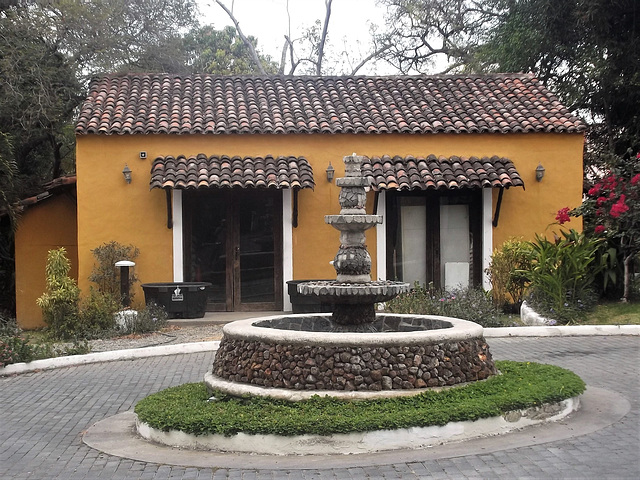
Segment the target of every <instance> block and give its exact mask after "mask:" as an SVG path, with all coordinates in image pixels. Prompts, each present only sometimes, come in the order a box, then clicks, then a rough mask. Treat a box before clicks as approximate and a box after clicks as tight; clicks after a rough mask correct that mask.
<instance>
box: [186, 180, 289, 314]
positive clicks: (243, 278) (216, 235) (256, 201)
mask: <svg viewBox="0 0 640 480" xmlns="http://www.w3.org/2000/svg"><path fill="white" fill-rule="evenodd" d="M183 205H184V207H183V216H184V221H185V229H184V250H185V263H184V267H185V279H187V280H188V281H203V282H211V283H212V289H211V294H210V296H209V302H208V307H207V310H209V311H260V310H280V309H282V193H281V192H280V191H279V190H211V191H196V192H185V195H184V199H183Z"/></svg>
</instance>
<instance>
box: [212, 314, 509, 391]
mask: <svg viewBox="0 0 640 480" xmlns="http://www.w3.org/2000/svg"><path fill="white" fill-rule="evenodd" d="M371 327H372V328H371V330H375V331H367V332H362V331H360V332H344V331H336V328H337V329H338V330H339V328H340V326H339V325H336V324H335V323H334V322H332V320H331V316H330V315H326V314H312V315H310V314H301V315H282V316H276V317H264V318H254V319H250V320H242V321H238V322H233V323H230V324H228V325H226V326H225V327H224V329H223V332H224V337H223V340H222V342H221V343H220V349H219V350H218V353H217V354H216V358H215V360H214V363H213V369H212V371H211V372H210V373H207V375H206V376H205V383H206V384H207V386H208V387H209V389H210V390H212V391H222V392H224V393H227V394H231V395H245V394H251V395H262V396H268V397H274V398H285V399H289V400H301V399H304V398H309V397H311V396H312V395H333V396H338V397H344V398H380V397H389V396H396V395H412V394H416V393H420V392H421V391H424V389H428V388H437V387H445V386H451V385H457V384H461V383H467V382H473V381H477V380H483V379H486V378H488V377H490V376H491V375H494V374H495V373H496V369H495V367H494V364H493V360H492V358H491V353H490V352H489V347H488V345H487V343H486V342H485V340H484V337H483V334H482V330H483V329H482V327H481V326H480V325H478V324H476V323H473V322H469V321H466V320H460V319H455V318H448V317H438V316H426V315H425V316H422V315H396V314H377V315H376V320H375V322H373V324H372V325H371Z"/></svg>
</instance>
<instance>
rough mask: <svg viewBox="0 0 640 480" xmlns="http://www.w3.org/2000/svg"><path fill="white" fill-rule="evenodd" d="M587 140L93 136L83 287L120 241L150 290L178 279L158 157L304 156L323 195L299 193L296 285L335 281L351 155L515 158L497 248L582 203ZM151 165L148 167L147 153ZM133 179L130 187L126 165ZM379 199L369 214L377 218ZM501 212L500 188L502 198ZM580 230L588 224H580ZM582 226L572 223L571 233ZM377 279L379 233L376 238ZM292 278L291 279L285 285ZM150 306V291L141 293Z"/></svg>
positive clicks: (83, 199)
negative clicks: (106, 250)
mask: <svg viewBox="0 0 640 480" xmlns="http://www.w3.org/2000/svg"><path fill="white" fill-rule="evenodd" d="M582 146H583V136H582V135H581V134H545V133H538V134H508V135H505V134H496V135H486V134H483V135H477V134H473V135H453V134H451V135H444V134H438V135H397V134H391V135H371V136H368V135H360V136H358V135H225V136H215V135H192V136H186V135H185V136H170V135H124V136H116V135H110V136H107V135H86V136H80V137H78V138H77V156H76V158H77V166H76V171H77V178H78V185H77V187H78V262H79V271H78V275H79V285H80V288H81V289H82V290H83V291H84V292H87V291H88V287H89V282H88V280H87V278H88V276H89V273H90V272H91V269H92V266H93V257H92V255H91V252H90V250H91V249H93V248H95V247H96V246H98V245H100V244H102V243H104V242H108V241H111V240H115V241H117V242H120V243H123V244H129V243H130V244H133V245H135V246H136V247H138V248H139V249H140V256H139V257H138V259H137V260H136V263H137V265H136V267H135V268H136V273H137V274H138V276H139V278H140V281H141V283H145V282H153V281H169V280H172V279H173V269H172V261H173V260H172V232H171V230H169V229H167V227H166V215H167V213H166V201H165V194H164V192H163V191H161V190H159V189H154V190H152V191H149V178H150V169H151V164H152V162H153V160H154V159H155V158H156V157H157V156H164V155H174V156H176V155H180V154H183V155H187V156H189V155H195V154H198V153H205V154H207V155H230V156H233V155H240V156H264V155H266V154H272V155H275V156H277V155H295V156H304V157H306V158H307V159H308V160H309V162H310V163H311V165H312V167H313V171H314V177H315V181H316V188H315V190H314V191H311V190H308V189H305V190H302V191H301V192H300V194H299V216H298V228H296V229H294V231H293V276H294V279H307V278H333V277H335V271H334V270H333V267H331V266H330V265H329V261H330V260H332V259H333V257H334V255H335V253H336V251H337V248H338V246H339V240H338V232H337V231H336V230H334V229H333V228H332V227H330V226H328V225H326V224H325V223H324V215H327V214H335V213H338V212H339V209H340V207H339V204H338V193H339V189H338V187H336V186H335V181H334V182H333V183H331V184H329V183H328V182H327V181H326V176H325V170H326V168H327V166H328V164H329V162H331V164H332V165H333V166H334V168H335V170H336V172H335V173H336V178H338V177H340V176H342V175H343V174H344V166H343V163H342V157H343V156H345V155H350V154H351V153H353V152H355V153H357V154H358V155H368V156H381V155H384V154H389V155H401V156H406V155H414V156H419V155H423V156H424V155H428V154H431V153H433V154H436V155H444V156H450V155H460V156H472V155H475V156H492V155H498V156H502V157H508V158H510V159H511V160H512V161H513V162H514V164H515V166H516V168H517V170H518V172H519V173H520V175H521V176H522V178H523V180H524V182H525V185H526V190H523V189H522V188H512V189H509V190H508V191H506V192H505V194H504V198H503V202H502V210H501V213H500V222H499V225H498V227H497V228H495V229H494V242H493V243H494V247H496V246H499V245H500V244H501V243H502V242H503V241H504V240H506V239H507V238H509V237H511V236H522V237H524V238H525V239H530V238H533V236H534V235H535V233H542V232H544V231H545V229H546V228H547V226H548V225H549V224H551V223H553V222H554V218H555V215H556V212H557V211H558V209H560V208H562V207H564V206H569V207H575V206H577V205H579V204H580V200H581V192H582ZM140 151H146V152H147V155H148V158H147V159H146V160H141V159H140V158H139V152H140ZM539 162H541V163H542V164H543V166H544V167H545V169H546V175H545V177H544V179H543V181H542V182H540V183H538V182H536V180H535V168H536V166H537V165H538V163H539ZM125 164H128V165H129V167H130V168H131V170H132V171H133V181H132V183H131V184H130V185H127V184H126V183H125V181H124V178H123V175H122V169H123V168H124V165H125ZM372 197H373V195H370V198H369V205H368V211H369V212H371V210H372V208H373V205H372V200H373V198H372ZM493 198H494V205H495V201H496V198H497V190H495V191H494V195H493ZM573 222H574V223H576V225H575V227H576V228H577V229H578V230H580V225H578V223H577V221H576V220H575V219H574V220H573ZM572 226H573V225H572ZM367 245H368V247H369V251H370V253H371V257H372V258H373V260H374V266H373V271H372V277H373V278H376V266H375V258H376V240H375V230H374V229H372V230H370V231H369V232H368V234H367ZM285 280H287V279H285ZM136 298H137V300H138V301H141V299H142V298H143V297H142V292H141V290H140V289H139V288H138V292H137V294H136Z"/></svg>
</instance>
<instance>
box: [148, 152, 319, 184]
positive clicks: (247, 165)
mask: <svg viewBox="0 0 640 480" xmlns="http://www.w3.org/2000/svg"><path fill="white" fill-rule="evenodd" d="M150 187H151V188H183V189H184V188H205V187H242V188H248V187H255V188H313V187H314V182H313V171H312V169H311V165H310V164H309V162H308V161H307V159H306V158H304V157H285V156H280V157H274V156H272V155H266V156H264V157H244V158H242V157H238V156H235V157H228V156H226V155H221V156H215V155H214V156H207V155H205V154H204V153H200V154H198V155H197V156H191V157H188V158H187V157H185V156H184V155H179V156H177V157H172V156H166V157H158V158H156V159H155V160H154V162H153V165H152V167H151V181H150Z"/></svg>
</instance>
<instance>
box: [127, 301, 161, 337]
mask: <svg viewBox="0 0 640 480" xmlns="http://www.w3.org/2000/svg"><path fill="white" fill-rule="evenodd" d="M124 318H125V321H124V326H123V328H122V329H121V330H122V332H123V333H125V334H131V333H149V332H156V331H158V330H160V329H161V328H163V327H165V326H166V325H167V319H168V315H167V312H166V311H165V310H164V308H163V307H162V306H161V305H158V304H156V303H154V302H150V303H149V304H147V306H146V307H145V308H144V309H143V310H140V311H139V312H138V313H137V315H136V314H133V315H131V316H126V317H124Z"/></svg>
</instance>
